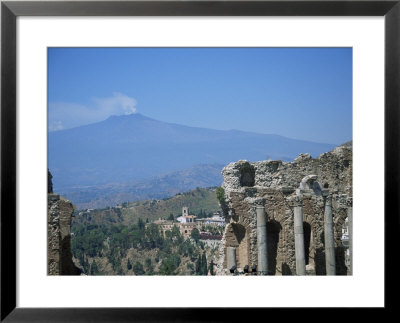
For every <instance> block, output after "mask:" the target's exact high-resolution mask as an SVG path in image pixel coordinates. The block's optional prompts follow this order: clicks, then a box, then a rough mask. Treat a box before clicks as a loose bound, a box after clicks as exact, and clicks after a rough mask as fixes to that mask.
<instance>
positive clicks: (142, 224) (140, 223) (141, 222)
mask: <svg viewBox="0 0 400 323" xmlns="http://www.w3.org/2000/svg"><path fill="white" fill-rule="evenodd" d="M138 227H139V229H144V227H145V224H144V222H143V220H142V218H139V219H138Z"/></svg>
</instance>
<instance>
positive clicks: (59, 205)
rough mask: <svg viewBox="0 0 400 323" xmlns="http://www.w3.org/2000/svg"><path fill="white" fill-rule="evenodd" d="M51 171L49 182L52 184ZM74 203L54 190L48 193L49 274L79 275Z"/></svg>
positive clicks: (49, 190) (50, 188)
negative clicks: (74, 242) (74, 249)
mask: <svg viewBox="0 0 400 323" xmlns="http://www.w3.org/2000/svg"><path fill="white" fill-rule="evenodd" d="M50 176H51V174H50V172H49V183H50V184H51V177H50ZM73 212H74V207H73V205H72V203H71V202H70V201H68V200H66V199H64V198H62V197H60V196H59V195H57V194H54V193H53V191H52V185H49V189H48V195H47V274H48V275H79V274H80V269H79V268H78V267H76V266H75V264H74V263H73V261H72V253H71V221H72V216H73Z"/></svg>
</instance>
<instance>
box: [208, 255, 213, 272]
mask: <svg viewBox="0 0 400 323" xmlns="http://www.w3.org/2000/svg"><path fill="white" fill-rule="evenodd" d="M208 271H209V272H210V274H211V275H212V276H214V261H213V260H212V259H211V262H210V267H208Z"/></svg>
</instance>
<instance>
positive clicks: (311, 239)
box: [217, 146, 352, 275]
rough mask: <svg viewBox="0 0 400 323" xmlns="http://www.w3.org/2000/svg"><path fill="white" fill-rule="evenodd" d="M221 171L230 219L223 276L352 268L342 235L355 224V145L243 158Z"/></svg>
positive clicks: (328, 272)
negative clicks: (286, 156)
mask: <svg viewBox="0 0 400 323" xmlns="http://www.w3.org/2000/svg"><path fill="white" fill-rule="evenodd" d="M222 174H223V177H224V182H223V185H222V187H223V188H224V190H225V201H224V202H223V203H222V204H223V205H221V207H222V209H223V211H224V215H225V216H226V217H228V219H229V224H228V225H227V227H226V230H225V233H224V237H223V241H222V244H221V248H220V250H219V252H220V257H219V259H220V260H219V263H218V265H217V274H218V275H230V274H232V273H245V274H246V273H247V272H248V273H249V274H251V273H252V272H254V273H253V274H257V275H349V274H351V262H350V265H349V264H348V265H347V266H346V264H345V251H346V248H345V247H344V245H343V243H342V240H341V238H342V228H343V225H344V223H345V221H346V223H352V147H351V146H339V147H337V148H335V149H334V150H333V151H331V152H327V153H324V154H322V155H320V156H319V157H318V158H315V159H314V158H312V157H311V156H310V155H309V154H301V155H299V156H298V157H297V158H296V159H295V160H294V161H293V162H282V161H273V160H268V161H261V162H251V163H250V162H247V161H238V162H235V163H231V164H229V165H228V166H226V167H225V168H224V169H223V171H222ZM350 246H351V242H350ZM350 251H351V247H350Z"/></svg>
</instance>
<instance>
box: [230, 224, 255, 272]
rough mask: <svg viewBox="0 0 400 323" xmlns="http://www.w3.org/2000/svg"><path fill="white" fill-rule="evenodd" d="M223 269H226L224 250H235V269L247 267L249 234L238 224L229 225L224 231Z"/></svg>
mask: <svg viewBox="0 0 400 323" xmlns="http://www.w3.org/2000/svg"><path fill="white" fill-rule="evenodd" d="M225 239H226V243H225V267H226V248H227V247H235V248H236V264H237V268H243V267H244V266H246V265H249V234H248V230H247V229H246V227H245V226H243V225H241V224H238V223H231V224H229V225H228V227H227V229H226V235H225Z"/></svg>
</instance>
